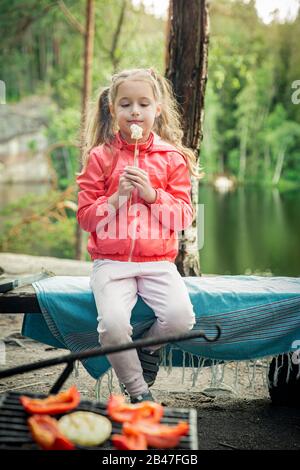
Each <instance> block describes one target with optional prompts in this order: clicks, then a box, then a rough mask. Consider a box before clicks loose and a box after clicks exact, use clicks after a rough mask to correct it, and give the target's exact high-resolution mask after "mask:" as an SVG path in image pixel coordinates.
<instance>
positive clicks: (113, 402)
mask: <svg viewBox="0 0 300 470" xmlns="http://www.w3.org/2000/svg"><path fill="white" fill-rule="evenodd" d="M107 412H108V414H109V416H110V417H111V418H112V419H113V420H114V421H117V422H118V423H125V422H133V421H138V420H139V421H140V420H146V421H147V422H151V423H158V422H159V421H160V419H161V418H162V416H163V413H164V409H163V407H162V405H159V404H158V403H154V402H152V401H144V402H142V403H136V404H130V403H126V402H125V398H124V397H123V396H122V395H111V396H110V398H109V400H108V404H107Z"/></svg>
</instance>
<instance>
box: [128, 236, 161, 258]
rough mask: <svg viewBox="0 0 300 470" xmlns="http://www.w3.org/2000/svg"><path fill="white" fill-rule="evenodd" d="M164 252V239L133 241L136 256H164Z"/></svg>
mask: <svg viewBox="0 0 300 470" xmlns="http://www.w3.org/2000/svg"><path fill="white" fill-rule="evenodd" d="M165 252H166V240H164V239H161V238H160V239H150V240H149V239H143V238H137V239H136V240H135V250H134V253H135V254H136V255H138V256H155V255H164V254H165Z"/></svg>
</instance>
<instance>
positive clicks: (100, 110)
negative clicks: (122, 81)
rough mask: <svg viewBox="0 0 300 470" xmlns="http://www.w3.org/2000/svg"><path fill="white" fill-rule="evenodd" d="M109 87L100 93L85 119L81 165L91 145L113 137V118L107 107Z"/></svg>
mask: <svg viewBox="0 0 300 470" xmlns="http://www.w3.org/2000/svg"><path fill="white" fill-rule="evenodd" d="M109 90H110V89H109V87H107V88H104V89H103V90H102V92H101V93H100V96H99V98H98V102H97V103H96V104H95V105H94V107H93V108H92V109H91V112H90V116H89V117H88V119H87V126H86V132H85V136H86V140H85V144H84V149H83V154H82V166H83V168H85V167H86V165H87V162H88V158H89V153H90V151H91V150H92V148H93V147H96V146H97V145H100V144H103V143H105V142H109V141H111V140H112V139H113V138H114V133H113V119H112V115H111V113H110V109H109Z"/></svg>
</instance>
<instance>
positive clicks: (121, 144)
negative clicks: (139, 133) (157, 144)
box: [113, 131, 154, 152]
mask: <svg viewBox="0 0 300 470" xmlns="http://www.w3.org/2000/svg"><path fill="white" fill-rule="evenodd" d="M153 141H154V132H152V131H151V132H150V135H149V137H148V140H147V141H146V142H143V143H141V144H139V143H138V149H139V151H140V152H141V151H142V152H143V151H144V152H147V151H148V152H149V151H150V150H151V149H152V146H153ZM113 145H114V146H115V147H117V148H118V149H120V150H129V151H132V152H134V149H135V144H129V143H128V142H126V140H125V139H123V137H122V136H121V133H120V131H119V132H117V133H116V134H115V139H114V141H113Z"/></svg>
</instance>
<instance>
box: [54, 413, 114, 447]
mask: <svg viewBox="0 0 300 470" xmlns="http://www.w3.org/2000/svg"><path fill="white" fill-rule="evenodd" d="M58 426H59V429H60V431H61V432H62V433H63V434H64V435H65V436H66V437H67V438H68V439H70V441H72V442H74V444H78V445H81V446H97V445H99V444H102V443H103V442H104V441H106V440H107V439H108V438H109V437H110V435H111V430H112V426H111V422H110V421H109V420H108V419H107V418H105V417H104V416H101V415H98V414H96V413H91V412H90V411H75V412H74V413H70V414H67V415H65V416H63V417H62V418H60V420H59V421H58Z"/></svg>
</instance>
